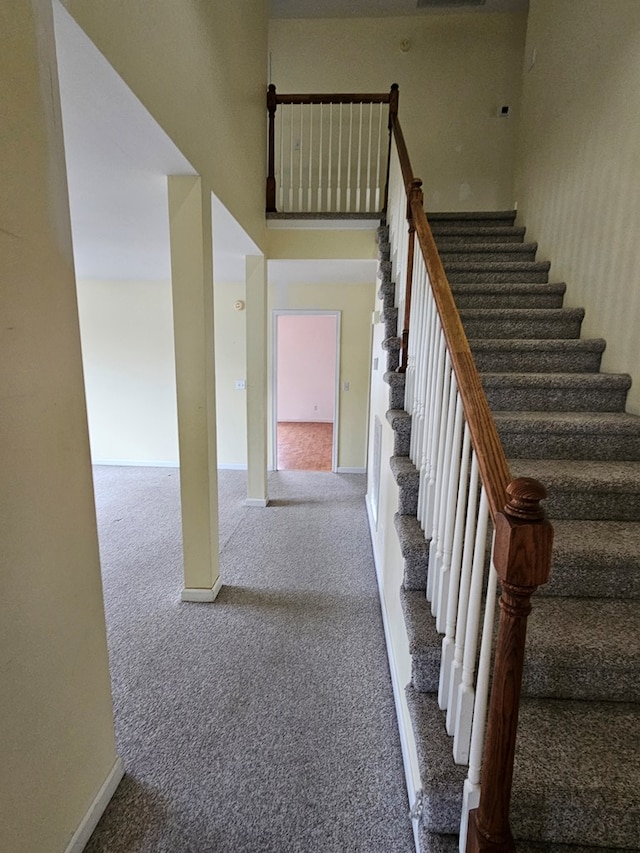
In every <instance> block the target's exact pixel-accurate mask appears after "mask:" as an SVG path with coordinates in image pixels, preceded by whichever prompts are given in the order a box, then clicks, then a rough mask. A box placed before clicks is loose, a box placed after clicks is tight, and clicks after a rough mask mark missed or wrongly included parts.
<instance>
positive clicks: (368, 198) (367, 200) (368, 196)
mask: <svg viewBox="0 0 640 853" xmlns="http://www.w3.org/2000/svg"><path fill="white" fill-rule="evenodd" d="M372 132H373V104H369V136H368V138H367V186H366V196H365V210H367V211H369V210H371V137H372Z"/></svg>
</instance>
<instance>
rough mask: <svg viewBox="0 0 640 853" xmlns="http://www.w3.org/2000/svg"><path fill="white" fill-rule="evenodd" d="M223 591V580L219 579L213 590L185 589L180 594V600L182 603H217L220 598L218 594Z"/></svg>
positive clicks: (186, 587)
mask: <svg viewBox="0 0 640 853" xmlns="http://www.w3.org/2000/svg"><path fill="white" fill-rule="evenodd" d="M221 589H222V578H221V577H218V580H217V581H216V582H215V583H214V585H213V587H212V588H211V589H209V588H208V587H207V588H204V589H200V587H188V586H185V588H184V589H183V590H182V592H181V593H180V598H181V599H182V601H199V602H207V603H210V602H212V601H215V600H216V598H217V597H218V593H219V592H220V590H221Z"/></svg>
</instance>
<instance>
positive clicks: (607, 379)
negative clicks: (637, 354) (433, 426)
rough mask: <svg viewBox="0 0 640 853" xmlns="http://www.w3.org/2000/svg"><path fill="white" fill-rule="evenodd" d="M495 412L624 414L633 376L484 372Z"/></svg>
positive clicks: (490, 404) (483, 378) (490, 403)
mask: <svg viewBox="0 0 640 853" xmlns="http://www.w3.org/2000/svg"><path fill="white" fill-rule="evenodd" d="M481 378H482V385H483V387H484V390H485V393H486V395H487V400H488V401H489V406H490V408H491V410H492V411H508V410H510V411H522V410H525V409H528V410H531V411H544V412H549V411H564V412H569V411H571V412H619V411H624V407H625V403H626V399H627V391H628V390H629V388H630V387H631V377H630V376H628V375H626V374H617V373H483V374H482V377H481Z"/></svg>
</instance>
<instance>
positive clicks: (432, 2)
mask: <svg viewBox="0 0 640 853" xmlns="http://www.w3.org/2000/svg"><path fill="white" fill-rule="evenodd" d="M485 3H486V0H418V6H417V8H418V9H444V8H446V7H447V6H484V4H485Z"/></svg>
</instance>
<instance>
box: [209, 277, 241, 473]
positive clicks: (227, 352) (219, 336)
mask: <svg viewBox="0 0 640 853" xmlns="http://www.w3.org/2000/svg"><path fill="white" fill-rule="evenodd" d="M213 293H214V316H215V326H216V336H215V337H216V410H217V414H218V424H217V426H218V465H219V466H220V467H221V468H246V465H247V392H246V391H237V390H236V387H235V383H236V380H242V379H244V380H246V378H247V345H246V318H247V312H246V310H244V309H243V310H240V311H238V310H236V308H235V307H234V306H235V303H236V302H237V301H241V302H244V303H245V304H246V295H245V285H244V283H243V284H238V283H236V284H225V283H222V284H221V283H219V282H216V284H215V286H214V288H213Z"/></svg>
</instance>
